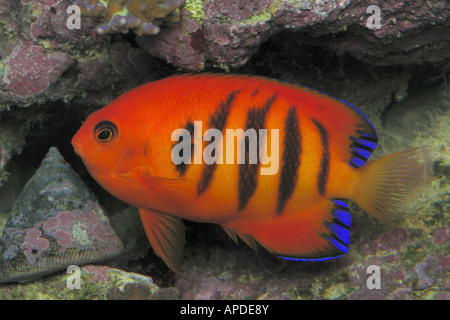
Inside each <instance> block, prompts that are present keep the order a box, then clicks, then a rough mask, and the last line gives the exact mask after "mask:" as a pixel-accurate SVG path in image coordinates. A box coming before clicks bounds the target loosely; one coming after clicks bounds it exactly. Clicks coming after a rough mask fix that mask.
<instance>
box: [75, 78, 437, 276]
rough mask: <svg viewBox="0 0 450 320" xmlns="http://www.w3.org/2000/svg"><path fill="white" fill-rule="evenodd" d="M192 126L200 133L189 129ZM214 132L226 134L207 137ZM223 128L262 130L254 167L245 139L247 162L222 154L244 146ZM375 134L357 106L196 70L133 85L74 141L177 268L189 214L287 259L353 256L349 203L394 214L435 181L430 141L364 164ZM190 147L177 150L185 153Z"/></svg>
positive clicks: (290, 87) (97, 176)
mask: <svg viewBox="0 0 450 320" xmlns="http://www.w3.org/2000/svg"><path fill="white" fill-rule="evenodd" d="M197 121H198V122H200V123H201V124H202V126H201V128H200V131H201V132H198V134H196V135H194V131H195V129H197V130H198V128H199V127H198V126H195V125H194V124H195V122H197ZM179 129H185V130H181V131H179V132H184V133H186V132H188V133H190V138H191V140H190V146H191V148H192V153H191V154H190V155H189V156H190V157H191V159H190V160H192V161H182V162H179V161H178V162H179V163H176V161H173V159H172V158H173V157H172V156H173V155H172V153H173V152H174V150H175V149H174V148H176V147H180V146H181V143H182V140H184V139H185V138H186V136H184V138H180V139H178V141H179V142H180V143H177V141H173V140H174V139H173V138H174V137H173V134H174V132H176V130H179ZM209 129H216V131H215V132H216V133H217V132H219V133H222V135H221V136H218V135H216V136H215V137H214V139H212V138H211V137H210V138H209V139H206V138H205V133H206V132H207V130H209ZM227 129H235V130H236V129H242V130H248V129H255V131H256V132H260V131H259V130H261V129H266V130H267V134H266V135H265V137H264V138H263V139H259V141H258V146H257V147H256V149H257V150H259V151H261V150H262V149H264V150H265V153H266V156H265V157H258V158H257V161H256V163H255V162H253V163H249V160H250V159H249V158H250V152H249V151H248V149H250V147H251V146H250V143H249V142H248V141H249V139H248V140H246V141H247V142H245V144H244V145H243V146H244V147H246V148H248V149H245V150H244V151H242V152H244V153H243V155H244V157H245V158H244V160H246V161H244V163H238V161H234V164H230V162H229V161H226V157H227V156H228V154H229V153H232V154H233V157H237V156H238V150H237V149H238V144H237V143H236V144H233V146H232V147H230V145H229V144H227V143H224V141H217V140H221V139H225V137H227V136H226V131H227ZM272 129H277V131H276V132H277V134H278V136H276V138H274V136H272V135H271V134H269V132H270V130H272ZM207 135H208V134H207ZM199 137H200V138H199ZM175 138H176V137H175ZM175 140H177V139H175ZM377 141H378V138H377V134H376V132H375V129H374V128H373V126H372V125H371V124H370V123H369V121H368V120H367V119H366V117H365V116H364V115H363V114H362V113H361V112H360V111H358V110H357V109H356V108H354V107H353V106H351V105H349V104H346V103H345V102H342V101H338V100H336V99H333V98H331V97H328V96H326V95H324V94H321V93H319V92H316V91H313V90H310V89H307V88H303V87H300V86H295V85H290V84H286V83H282V82H278V81H275V80H269V79H265V78H261V77H249V76H237V75H217V74H216V75H212V74H198V75H181V76H173V77H170V78H167V79H163V80H160V81H156V82H152V83H148V84H144V85H141V86H139V87H137V88H135V89H132V90H130V91H128V92H126V93H125V94H123V95H121V96H120V97H119V98H117V99H116V100H114V101H113V102H111V103H110V104H108V105H107V106H105V107H104V108H102V109H100V110H98V111H96V112H94V113H92V114H91V115H90V116H89V117H88V119H87V120H86V121H85V122H84V124H83V125H82V127H81V128H80V129H79V131H78V132H77V134H76V135H75V136H74V137H73V140H72V144H73V146H74V148H75V151H76V152H77V154H78V155H79V156H80V157H81V158H82V159H83V161H84V163H85V165H86V167H87V168H88V170H89V172H90V174H91V175H92V176H93V177H94V179H96V180H97V182H98V183H100V185H102V186H103V187H104V188H105V189H106V190H107V191H108V192H110V193H111V194H112V195H114V196H116V197H117V198H119V199H121V200H123V201H125V202H127V203H129V204H131V205H133V206H136V207H137V208H139V212H140V216H141V219H142V222H143V225H144V228H145V231H146V233H147V236H148V238H149V240H150V242H151V245H152V247H153V249H154V250H155V252H156V253H157V254H158V255H159V256H160V257H161V258H162V259H163V260H164V261H165V262H166V264H167V265H168V266H169V267H170V268H171V269H172V270H173V271H175V272H177V273H179V266H180V262H181V261H180V260H181V253H182V249H183V246H184V243H185V231H184V224H183V222H182V219H188V220H192V221H197V222H207V223H216V224H220V225H221V226H222V227H223V228H224V230H225V231H226V232H227V234H228V235H229V236H230V237H231V238H232V239H233V240H235V241H237V239H238V236H239V237H240V238H241V239H242V240H243V241H244V242H246V243H247V244H248V245H249V246H250V247H252V248H257V245H261V246H262V247H264V248H265V249H267V250H268V251H270V252H272V253H274V254H276V255H278V256H281V257H284V258H288V259H296V260H324V259H330V258H334V257H339V256H341V255H343V254H346V253H347V252H348V246H349V234H350V231H349V230H350V224H351V214H350V212H349V209H348V207H347V202H346V200H348V199H350V200H353V201H354V202H356V203H357V204H358V205H359V206H360V207H361V208H363V209H364V210H365V211H367V212H368V213H369V214H370V215H372V216H375V217H382V216H385V215H389V214H390V213H392V212H393V211H396V210H399V209H400V208H401V207H402V205H403V204H404V203H405V202H407V200H408V199H409V196H410V195H411V194H412V193H413V191H415V190H416V189H417V187H419V186H421V185H423V184H424V183H425V181H426V180H427V178H428V177H429V170H430V160H429V154H430V153H429V150H428V149H427V148H415V149H408V150H406V151H403V152H398V153H394V154H391V155H387V156H384V157H381V158H379V159H377V160H374V161H370V162H367V160H368V159H369V157H370V155H371V153H372V152H373V151H374V149H375V147H376V145H377ZM184 142H186V140H185V141H184ZM212 144H214V146H215V148H210V149H214V150H209V151H210V155H211V156H212V157H213V158H214V159H215V161H213V162H212V163H211V162H209V163H207V162H205V161H194V160H195V159H194V157H195V156H196V155H199V154H200V155H202V153H201V151H200V153H198V150H196V148H198V147H201V150H207V148H208V147H211V145H212ZM254 148H255V147H254ZM274 150H275V151H274ZM184 152H186V148H180V149H179V150H177V153H178V155H179V156H180V157H181V158H183V159H185V158H186V153H184ZM183 153H184V154H183ZM271 153H272V154H271ZM269 158H270V160H271V161H268V160H269ZM219 159H220V160H221V162H219V161H218V160H219ZM187 160H189V159H187ZM197 160H198V159H197ZM200 160H201V159H200ZM273 161H279V168H278V170H277V171H276V172H275V174H261V171H262V170H264V169H267V168H268V167H270V166H271V165H273ZM270 162H272V163H270Z"/></svg>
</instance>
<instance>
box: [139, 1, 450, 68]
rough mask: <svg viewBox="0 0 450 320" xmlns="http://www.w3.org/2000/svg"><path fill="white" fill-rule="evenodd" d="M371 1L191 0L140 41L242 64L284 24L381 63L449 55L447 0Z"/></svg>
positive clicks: (185, 63) (203, 61)
mask: <svg viewBox="0 0 450 320" xmlns="http://www.w3.org/2000/svg"><path fill="white" fill-rule="evenodd" d="M372 4H373V2H372V1H368V0H359V1H356V0H353V1H351V0H345V1H341V0H330V1H310V0H304V1H299V0H262V1H251V0H238V1H226V0H187V1H186V3H185V6H184V9H183V10H182V12H181V21H180V23H179V24H178V25H176V26H174V27H172V28H168V29H165V30H162V31H161V34H160V36H159V37H142V38H138V43H139V44H140V46H141V47H142V48H143V49H144V50H146V51H147V52H149V53H151V54H152V55H156V56H160V57H162V58H164V59H165V60H167V61H168V62H169V63H171V64H174V65H175V66H177V67H180V68H183V69H186V70H192V71H199V70H203V69H204V68H205V66H211V65H212V66H217V67H222V68H230V67H233V68H236V67H240V66H242V65H243V64H245V62H247V60H248V59H249V58H250V57H251V56H252V55H253V54H254V53H255V52H256V51H257V50H258V48H259V46H260V45H261V43H263V42H264V41H265V40H266V39H267V38H268V37H269V36H271V35H274V34H276V33H278V32H280V31H282V30H284V29H290V30H295V31H297V32H298V34H297V35H295V36H294V37H293V39H292V40H293V41H302V42H304V43H305V44H308V43H309V44H312V43H313V44H322V45H326V46H329V47H331V48H334V49H335V50H338V51H342V52H349V53H351V54H352V55H354V56H356V57H358V58H359V59H362V60H363V61H365V62H370V63H375V64H381V65H391V64H396V63H413V62H420V61H437V60H441V59H443V58H445V57H447V58H448V57H449V55H450V54H448V52H450V50H449V49H450V40H449V37H448V36H447V35H448V34H449V32H450V21H449V19H448V18H449V16H450V7H449V6H448V3H447V1H445V0H432V1H396V0H390V1H382V2H380V3H379V6H378V5H377V6H375V9H369V6H371V5H372ZM368 9H369V10H368ZM374 14H375V15H378V14H379V15H378V16H377V17H379V20H376V19H375V16H373V15H374ZM377 21H379V24H376V22H377ZM296 39H297V40H296ZM437 49H439V52H440V53H438V50H437ZM443 52H447V54H444V55H442V54H443ZM393 53H395V54H393Z"/></svg>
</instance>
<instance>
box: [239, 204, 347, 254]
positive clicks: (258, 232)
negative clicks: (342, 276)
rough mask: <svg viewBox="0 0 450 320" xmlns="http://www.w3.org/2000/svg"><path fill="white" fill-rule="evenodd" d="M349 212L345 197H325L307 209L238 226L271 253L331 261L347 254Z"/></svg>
mask: <svg viewBox="0 0 450 320" xmlns="http://www.w3.org/2000/svg"><path fill="white" fill-rule="evenodd" d="M349 229H350V213H349V212H348V208H347V205H346V203H345V202H344V200H341V199H324V200H323V201H320V202H319V203H316V204H315V205H313V206H310V207H309V208H308V209H306V210H303V211H301V212H296V213H291V214H288V213H283V214H282V215H280V216H276V217H274V219H272V220H271V221H270V222H260V223H258V222H256V223H255V221H253V222H252V223H249V224H247V225H243V226H242V227H240V228H239V230H240V232H241V233H243V234H245V235H246V236H247V237H249V238H251V239H254V240H255V241H256V242H257V243H259V244H260V245H261V246H263V247H264V248H265V249H267V250H268V251H269V252H271V253H273V254H275V255H277V256H280V257H281V258H286V259H291V260H304V261H308V260H316V261H317V260H328V259H333V258H337V257H340V256H342V255H344V254H346V253H348V244H349V236H350V230H349Z"/></svg>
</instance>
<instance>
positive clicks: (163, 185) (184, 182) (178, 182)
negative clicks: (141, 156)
mask: <svg viewBox="0 0 450 320" xmlns="http://www.w3.org/2000/svg"><path fill="white" fill-rule="evenodd" d="M140 172H141V174H140V176H141V178H142V180H143V181H144V182H145V184H146V185H147V186H148V188H149V189H150V190H152V191H153V192H154V191H155V190H161V191H167V192H169V193H170V194H172V195H175V196H181V195H183V194H184V193H186V191H187V189H188V188H189V185H188V179H184V178H165V177H157V176H154V175H152V174H151V171H150V170H149V169H147V168H140Z"/></svg>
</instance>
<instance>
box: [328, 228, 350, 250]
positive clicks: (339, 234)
mask: <svg viewBox="0 0 450 320" xmlns="http://www.w3.org/2000/svg"><path fill="white" fill-rule="evenodd" d="M328 229H330V231H331V232H333V235H334V236H335V237H336V238H338V240H340V241H341V242H342V243H343V244H345V245H347V246H348V243H349V241H350V230H348V229H347V228H346V227H343V226H341V225H339V224H337V223H330V224H329V225H328Z"/></svg>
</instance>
